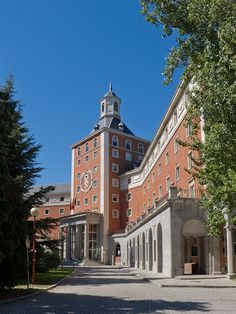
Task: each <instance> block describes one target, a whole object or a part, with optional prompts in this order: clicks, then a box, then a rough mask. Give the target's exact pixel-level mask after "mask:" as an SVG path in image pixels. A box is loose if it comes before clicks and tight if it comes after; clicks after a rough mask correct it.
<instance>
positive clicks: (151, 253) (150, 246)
mask: <svg viewBox="0 0 236 314" xmlns="http://www.w3.org/2000/svg"><path fill="white" fill-rule="evenodd" d="M148 246H149V247H148V251H149V259H148V260H149V270H150V271H152V270H153V249H152V247H153V244H152V229H151V228H150V229H149V236H148Z"/></svg>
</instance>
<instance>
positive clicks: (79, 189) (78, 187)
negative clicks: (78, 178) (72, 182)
mask: <svg viewBox="0 0 236 314" xmlns="http://www.w3.org/2000/svg"><path fill="white" fill-rule="evenodd" d="M76 191H77V193H80V192H81V187H80V185H78V186H77V188H76Z"/></svg>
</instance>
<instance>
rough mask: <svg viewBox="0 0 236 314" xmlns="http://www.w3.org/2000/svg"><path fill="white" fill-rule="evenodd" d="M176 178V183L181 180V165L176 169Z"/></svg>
mask: <svg viewBox="0 0 236 314" xmlns="http://www.w3.org/2000/svg"><path fill="white" fill-rule="evenodd" d="M175 177H176V181H178V180H179V179H180V167H179V165H178V166H177V167H176V168H175Z"/></svg>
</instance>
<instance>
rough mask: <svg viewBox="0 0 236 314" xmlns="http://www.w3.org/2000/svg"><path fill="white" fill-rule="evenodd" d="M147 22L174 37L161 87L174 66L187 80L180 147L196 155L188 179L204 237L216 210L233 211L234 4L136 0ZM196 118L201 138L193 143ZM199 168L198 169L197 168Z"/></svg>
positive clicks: (215, 227)
mask: <svg viewBox="0 0 236 314" xmlns="http://www.w3.org/2000/svg"><path fill="white" fill-rule="evenodd" d="M140 2H141V5H142V10H143V13H144V15H145V17H146V19H147V21H148V22H150V23H153V24H154V25H156V26H158V25H162V27H163V35H164V36H170V35H172V36H175V38H176V46H175V47H174V48H173V49H172V50H171V51H170V54H169V56H168V60H167V64H166V68H165V71H164V74H165V84H168V83H170V82H171V80H172V77H173V73H174V71H175V69H176V68H178V67H182V68H183V69H184V75H183V81H184V82H185V83H188V82H189V81H190V80H192V83H193V86H194V88H193V90H192V92H191V95H190V100H191V101H190V105H189V107H188V115H187V122H191V123H192V124H193V129H194V132H193V134H192V137H191V140H190V141H189V142H188V143H185V145H188V146H190V147H191V148H193V149H195V150H196V151H197V152H198V157H197V158H196V160H194V161H195V172H194V175H195V176H196V177H198V179H199V182H200V183H201V184H202V185H203V186H205V187H206V190H205V195H204V197H203V199H202V204H203V205H204V207H205V208H206V209H207V212H208V225H209V233H210V234H211V235H218V234H219V230H220V227H221V226H222V225H223V224H225V219H224V216H223V214H222V212H228V213H229V214H230V213H232V211H233V210H234V209H236V127H235V122H236V81H235V71H236V32H235V29H236V2H235V1H234V0H141V1H140ZM199 117H201V118H202V120H203V122H204V133H205V139H204V141H203V142H201V141H199V140H198V136H197V133H198V128H199ZM202 165H204V166H202Z"/></svg>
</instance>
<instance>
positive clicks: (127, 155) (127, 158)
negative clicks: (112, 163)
mask: <svg viewBox="0 0 236 314" xmlns="http://www.w3.org/2000/svg"><path fill="white" fill-rule="evenodd" d="M125 160H128V161H132V154H131V153H130V152H125Z"/></svg>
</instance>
